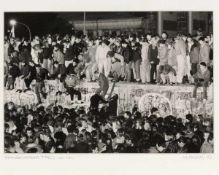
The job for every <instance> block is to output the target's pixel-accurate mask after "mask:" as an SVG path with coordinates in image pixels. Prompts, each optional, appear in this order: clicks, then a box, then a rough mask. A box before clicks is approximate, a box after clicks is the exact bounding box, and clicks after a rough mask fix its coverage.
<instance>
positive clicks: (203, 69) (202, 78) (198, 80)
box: [193, 62, 210, 100]
mask: <svg viewBox="0 0 219 175" xmlns="http://www.w3.org/2000/svg"><path fill="white" fill-rule="evenodd" d="M193 77H194V81H195V87H194V90H193V98H196V94H197V89H198V87H203V92H204V99H205V100H206V99H207V87H208V85H209V83H210V71H209V70H208V68H207V64H206V63H205V62H201V63H200V69H199V70H198V72H197V73H196V74H195V75H193Z"/></svg>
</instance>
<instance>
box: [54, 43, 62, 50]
mask: <svg viewBox="0 0 219 175" xmlns="http://www.w3.org/2000/svg"><path fill="white" fill-rule="evenodd" d="M60 50H61V46H60V44H56V45H55V46H54V51H55V52H58V51H60Z"/></svg>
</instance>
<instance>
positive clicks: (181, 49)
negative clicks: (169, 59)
mask: <svg viewBox="0 0 219 175" xmlns="http://www.w3.org/2000/svg"><path fill="white" fill-rule="evenodd" d="M175 50H176V59H177V83H180V84H181V83H182V80H183V76H185V66H186V44H185V42H184V41H183V40H182V38H181V36H177V37H176V38H175Z"/></svg>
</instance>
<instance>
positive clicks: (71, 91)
mask: <svg viewBox="0 0 219 175" xmlns="http://www.w3.org/2000/svg"><path fill="white" fill-rule="evenodd" d="M66 90H67V92H68V93H69V94H70V96H71V100H74V95H77V96H78V100H81V92H80V91H78V90H75V89H74V88H73V87H67V88H66Z"/></svg>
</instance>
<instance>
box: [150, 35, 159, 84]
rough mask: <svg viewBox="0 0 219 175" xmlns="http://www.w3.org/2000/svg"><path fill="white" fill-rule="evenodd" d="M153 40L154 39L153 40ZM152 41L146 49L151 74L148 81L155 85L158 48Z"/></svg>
mask: <svg viewBox="0 0 219 175" xmlns="http://www.w3.org/2000/svg"><path fill="white" fill-rule="evenodd" d="M154 40H155V39H154ZM154 40H153V42H152V44H151V45H150V46H149V48H148V59H149V61H150V63H151V72H150V76H151V77H150V79H151V83H153V84H154V83H155V80H156V78H154V76H157V65H158V64H159V59H158V58H157V57H158V48H157V45H156V42H155V41H154Z"/></svg>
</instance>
